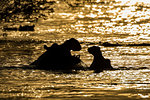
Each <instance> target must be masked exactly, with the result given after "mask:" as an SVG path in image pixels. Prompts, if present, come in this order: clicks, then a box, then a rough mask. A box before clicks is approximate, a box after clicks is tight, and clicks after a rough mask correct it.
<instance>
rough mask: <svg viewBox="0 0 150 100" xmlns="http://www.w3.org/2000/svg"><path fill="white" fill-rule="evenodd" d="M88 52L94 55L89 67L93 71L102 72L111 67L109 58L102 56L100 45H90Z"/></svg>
mask: <svg viewBox="0 0 150 100" xmlns="http://www.w3.org/2000/svg"><path fill="white" fill-rule="evenodd" d="M88 52H89V53H91V54H92V55H93V56H94V59H93V62H92V64H91V65H90V68H89V69H91V70H94V71H95V73H99V72H102V71H103V70H111V69H113V67H112V66H111V62H110V60H109V59H105V58H104V57H103V55H102V52H101V50H100V47H98V46H93V47H90V48H88Z"/></svg>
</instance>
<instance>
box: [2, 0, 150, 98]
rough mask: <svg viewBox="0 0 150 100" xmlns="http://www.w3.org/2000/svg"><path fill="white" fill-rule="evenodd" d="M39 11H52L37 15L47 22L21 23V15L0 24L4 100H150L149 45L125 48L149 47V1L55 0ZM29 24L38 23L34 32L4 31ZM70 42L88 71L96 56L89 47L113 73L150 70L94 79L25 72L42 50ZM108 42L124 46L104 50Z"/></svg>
mask: <svg viewBox="0 0 150 100" xmlns="http://www.w3.org/2000/svg"><path fill="white" fill-rule="evenodd" d="M10 1H11V0H10ZM12 1H13V0H12ZM47 1H48V0H47ZM49 1H51V0H49ZM77 3H78V4H77ZM41 7H42V8H45V7H46V8H47V7H49V8H53V9H54V12H49V10H48V9H45V10H40V11H39V13H38V14H39V15H40V14H43V16H44V17H41V18H40V17H38V19H37V20H36V21H35V16H39V15H37V14H33V15H32V16H31V19H34V21H32V22H29V21H23V22H22V21H21V15H16V16H19V17H18V18H19V19H17V20H16V19H14V20H15V21H13V20H12V19H11V21H10V22H1V23H0V99H64V100H65V99H66V100H68V99H73V100H76V99H87V100H88V99H89V100H91V99H98V100H99V99H108V100H112V99H113V100H116V99H121V100H127V99H139V100H141V99H144V100H145V99H147V100H148V99H150V69H149V68H150V62H149V60H150V46H125V45H126V44H143V43H145V44H150V24H149V23H150V2H149V1H148V0H91V2H90V1H88V0H87V1H84V0H76V1H73V0H72V1H69V0H68V1H67V0H66V1H63V0H57V1H56V3H55V4H53V5H52V4H51V5H50V4H44V5H42V4H41ZM12 18H13V16H12ZM18 20H19V21H18ZM26 24H32V25H33V24H34V25H35V31H31V32H27V31H25V32H22V31H4V30H3V27H5V26H9V27H19V25H26ZM69 38H76V39H77V40H79V41H80V43H81V46H82V50H81V51H79V52H72V53H73V54H80V55H81V59H82V60H83V61H84V62H85V63H86V64H87V65H88V66H89V65H90V64H91V62H92V60H93V57H92V55H90V54H89V53H88V52H87V48H88V47H90V46H93V45H96V46H100V47H101V50H102V53H103V56H104V57H105V58H109V59H110V60H111V64H112V66H113V67H114V68H118V67H126V68H132V69H138V68H141V67H146V68H147V69H138V70H132V69H131V70H114V71H104V72H101V73H98V74H95V73H93V72H92V71H79V72H77V73H61V72H52V71H45V70H33V69H22V68H21V67H22V66H23V65H28V64H30V63H31V62H33V61H34V60H35V59H37V58H38V57H39V56H40V55H41V54H42V53H43V52H44V51H45V50H44V48H43V45H48V46H50V45H51V44H52V43H55V42H56V43H58V44H61V43H63V42H64V41H65V40H67V39H69ZM104 42H108V43H112V44H125V45H123V46H110V47H106V46H102V45H101V43H104ZM12 66H13V68H8V67H12ZM18 67H20V68H18Z"/></svg>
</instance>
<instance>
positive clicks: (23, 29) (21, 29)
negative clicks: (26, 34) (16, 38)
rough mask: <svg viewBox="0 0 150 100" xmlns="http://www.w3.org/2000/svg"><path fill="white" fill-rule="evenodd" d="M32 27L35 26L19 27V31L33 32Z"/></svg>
mask: <svg viewBox="0 0 150 100" xmlns="http://www.w3.org/2000/svg"><path fill="white" fill-rule="evenodd" d="M34 27H35V25H31V26H29V25H25V26H21V25H20V27H19V31H34Z"/></svg>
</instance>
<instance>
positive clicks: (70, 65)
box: [31, 38, 81, 70]
mask: <svg viewBox="0 0 150 100" xmlns="http://www.w3.org/2000/svg"><path fill="white" fill-rule="evenodd" d="M44 48H45V49H46V50H47V51H46V52H45V53H43V54H42V55H41V56H40V57H39V58H38V59H37V60H35V61H34V62H33V63H31V65H35V66H36V67H37V68H39V69H48V70H49V69H50V70H72V69H75V65H76V64H78V63H80V62H81V60H80V58H79V56H72V55H71V52H70V51H71V50H73V51H79V50H81V45H80V43H79V42H78V41H77V40H76V39H74V38H71V39H69V40H67V41H65V42H64V43H63V44H61V45H58V44H57V43H54V44H53V45H52V46H51V47H47V46H46V45H44Z"/></svg>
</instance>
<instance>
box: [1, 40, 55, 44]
mask: <svg viewBox="0 0 150 100" xmlns="http://www.w3.org/2000/svg"><path fill="white" fill-rule="evenodd" d="M47 42H48V43H53V41H44V40H34V39H21V40H20V39H16V40H13V39H1V40H0V43H38V44H40V43H47Z"/></svg>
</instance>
